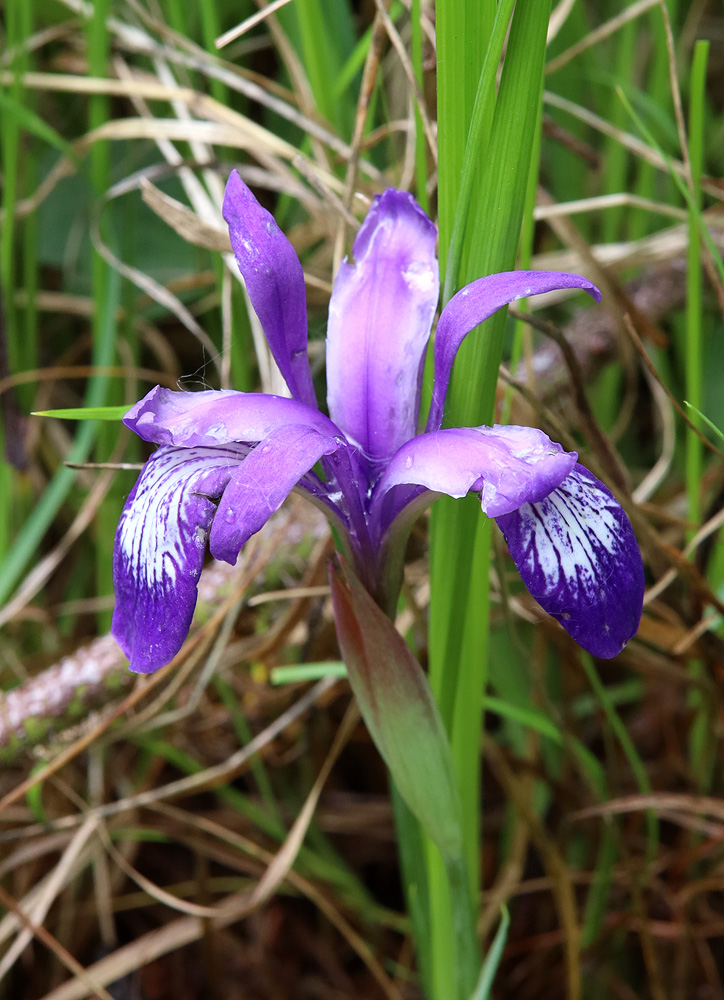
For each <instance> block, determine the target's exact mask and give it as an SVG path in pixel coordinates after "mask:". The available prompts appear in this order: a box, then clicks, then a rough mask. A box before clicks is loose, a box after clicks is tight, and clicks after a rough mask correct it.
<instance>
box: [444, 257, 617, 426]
mask: <svg viewBox="0 0 724 1000" xmlns="http://www.w3.org/2000/svg"><path fill="white" fill-rule="evenodd" d="M559 288H582V289H584V291H586V292H588V293H589V295H591V296H592V297H593V298H594V299H595V300H596V301H597V302H599V301H600V300H601V293H600V292H599V290H598V289H597V288H596V286H595V285H592V284H591V282H590V281H589V280H588V279H587V278H583V277H581V275H580V274H566V273H565V272H563V271H501V272H500V274H490V275H488V276H487V277H485V278H478V280H477V281H473V282H471V283H470V284H469V285H467V286H466V287H465V288H462V289H461V290H460V291H459V292H458V293H457V294H456V295H453V297H452V298H451V299H450V301H449V302H448V304H447V305H446V306H445V308H444V309H443V311H442V316H441V317H440V322H439V323H438V324H437V332H436V333H435V380H434V384H433V390H432V403H431V405H430V413H429V416H428V419H427V430H429V431H434V430H437V429H438V428H439V427H440V426H441V424H442V415H443V408H444V406H445V396H446V395H447V388H448V385H449V382H450V372H451V371H452V366H453V361H454V360H455V356H456V354H457V352H458V348H459V347H460V345H461V344H462V342H463V340H465V338H466V337H467V335H468V334H469V333H470V331H471V330H474V329H475V327H476V326H478V325H479V324H480V323H482V322H483V321H484V320H486V319H488V318H489V317H490V316H492V315H493V313H496V312H497V311H498V309H502V307H503V306H505V305H508V304H509V303H510V302H513V301H515V299H525V298H528V296H530V295H541V294H542V293H543V292H552V291H554V290H556V289H559Z"/></svg>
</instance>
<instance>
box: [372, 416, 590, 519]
mask: <svg viewBox="0 0 724 1000" xmlns="http://www.w3.org/2000/svg"><path fill="white" fill-rule="evenodd" d="M576 458H577V456H576V453H575V452H565V451H564V450H563V448H562V447H561V446H560V445H559V444H556V443H555V442H553V441H551V439H550V438H549V437H548V435H547V434H544V433H543V431H540V430H537V429H535V428H533V427H513V426H511V427H502V426H500V425H496V426H494V427H450V428H446V429H444V430H440V431H432V432H431V433H429V434H420V435H419V436H418V437H416V438H413V439H412V440H411V441H408V442H407V443H406V444H404V445H403V446H402V447H401V448H400V449H399V451H397V452H396V454H395V455H394V456H393V458H392V460H391V461H390V463H389V465H388V466H387V468H386V469H385V472H384V474H383V475H382V477H381V479H380V481H379V483H378V485H377V487H376V489H375V500H376V501H377V502H381V501H382V498H383V497H384V495H385V493H387V492H388V491H389V490H391V489H392V488H393V487H395V486H404V485H409V486H413V485H414V486H424V487H425V488H426V489H428V490H432V491H433V492H435V493H447V494H448V495H449V496H452V497H463V496H465V494H466V493H469V492H470V491H474V492H476V493H480V503H481V507H482V509H483V512H484V513H486V514H487V515H488V516H489V517H499V516H500V515H501V514H507V513H509V512H510V511H512V510H516V509H517V508H518V507H520V506H521V504H524V503H532V502H535V501H536V500H540V499H542V498H543V497H545V496H547V495H548V494H549V493H550V492H551V490H554V489H555V488H556V487H557V486H558V485H559V484H560V483H562V482H563V480H564V479H565V478H566V476H567V475H568V474H569V473H570V471H571V470H572V469H573V468H574V466H575V464H576Z"/></svg>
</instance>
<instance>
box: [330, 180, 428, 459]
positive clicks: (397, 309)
mask: <svg viewBox="0 0 724 1000" xmlns="http://www.w3.org/2000/svg"><path fill="white" fill-rule="evenodd" d="M435 238H436V231H435V227H434V226H433V224H432V223H431V222H430V220H429V219H428V218H427V216H426V215H425V213H424V212H423V211H422V209H421V208H420V206H419V205H418V204H417V202H416V201H415V199H414V198H413V197H412V195H410V194H407V193H406V192H403V191H394V190H389V191H385V193H384V194H383V195H382V196H380V197H378V198H376V199H375V202H374V204H373V206H372V208H371V209H370V212H369V215H368V216H367V218H366V220H365V222H364V225H363V226H362V228H361V230H360V232H359V234H358V236H357V239H356V240H355V244H354V257H355V263H354V264H351V263H347V262H346V261H345V262H344V263H343V264H342V266H341V267H340V269H339V273H338V274H337V277H336V279H335V282H334V290H333V292H332V300H331V302H330V304H329V325H328V327H327V390H328V391H327V400H328V403H329V413H330V416H331V418H332V420H334V422H335V423H336V424H338V426H339V427H341V428H342V430H343V431H344V433H345V434H346V435H347V437H348V438H350V439H351V440H352V441H354V443H355V444H357V445H359V447H360V448H361V449H362V450H363V451H364V452H365V454H366V455H367V456H368V457H369V458H371V459H373V460H380V459H385V458H388V457H389V456H390V455H392V454H394V452H395V451H396V450H397V449H398V448H399V446H400V445H401V444H402V443H403V442H404V441H406V440H407V439H408V438H410V437H412V436H413V434H415V432H416V430H417V417H418V411H419V406H420V385H421V379H422V365H423V361H424V355H425V348H426V346H427V341H428V339H429V336H430V329H431V327H432V321H433V318H434V315H435V309H436V307H437V300H438V294H439V278H438V267H437V260H436V258H435Z"/></svg>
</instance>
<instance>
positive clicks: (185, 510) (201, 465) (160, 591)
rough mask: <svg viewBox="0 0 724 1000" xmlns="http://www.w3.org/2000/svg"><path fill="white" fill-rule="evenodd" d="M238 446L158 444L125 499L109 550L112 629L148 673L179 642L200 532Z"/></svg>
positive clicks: (201, 549)
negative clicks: (197, 446) (186, 446)
mask: <svg viewBox="0 0 724 1000" xmlns="http://www.w3.org/2000/svg"><path fill="white" fill-rule="evenodd" d="M245 454H246V450H245V449H243V448H241V447H233V446H228V447H223V448H160V449H159V450H158V451H157V452H155V453H154V454H153V455H152V456H151V458H150V459H149V460H148V462H146V465H145V466H144V468H143V471H142V472H141V475H140V477H139V479H138V482H137V483H136V485H135V487H134V488H133V491H132V492H131V494H130V496H129V497H128V500H127V501H126V504H125V507H124V508H123V513H122V514H121V518H120V521H119V522H118V529H117V531H116V542H115V548H114V552H113V584H114V589H115V592H116V606H115V610H114V612H113V627H112V631H113V635H114V636H115V638H116V640H117V641H118V644H119V645H120V647H121V649H122V650H123V652H124V653H125V654H126V656H127V657H128V659H129V660H130V667H131V670H133V671H135V672H137V673H150V672H151V671H153V670H157V669H158V668H159V667H162V666H163V665H164V664H165V663H168V662H169V661H170V660H172V659H173V657H174V656H175V655H176V653H177V652H178V651H179V649H180V648H181V646H182V645H183V642H184V639H185V638H186V635H187V633H188V630H189V626H190V625H191V617H192V615H193V611H194V607H195V605H196V584H197V583H198V579H199V575H200V573H201V567H202V565H203V561H204V553H205V551H206V537H207V534H208V531H209V528H210V526H211V522H212V520H213V517H214V514H215V513H216V502H215V501H216V500H218V498H219V497H220V496H221V494H222V492H223V490H224V487H225V486H226V484H227V482H228V481H229V477H230V476H231V474H232V472H233V471H234V468H235V467H236V466H237V465H238V464H239V462H241V461H242V460H243V459H244V456H245Z"/></svg>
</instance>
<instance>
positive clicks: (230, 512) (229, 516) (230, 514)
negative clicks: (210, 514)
mask: <svg viewBox="0 0 724 1000" xmlns="http://www.w3.org/2000/svg"><path fill="white" fill-rule="evenodd" d="M235 519H236V514H235V513H234V509H233V507H227V508H226V510H225V511H224V520H225V521H226V523H227V524H233V523H234V520H235Z"/></svg>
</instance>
